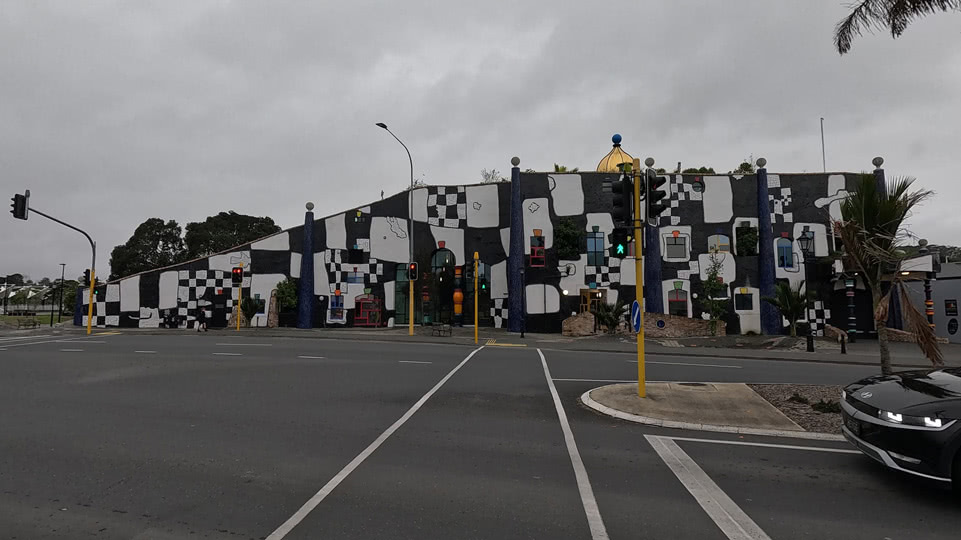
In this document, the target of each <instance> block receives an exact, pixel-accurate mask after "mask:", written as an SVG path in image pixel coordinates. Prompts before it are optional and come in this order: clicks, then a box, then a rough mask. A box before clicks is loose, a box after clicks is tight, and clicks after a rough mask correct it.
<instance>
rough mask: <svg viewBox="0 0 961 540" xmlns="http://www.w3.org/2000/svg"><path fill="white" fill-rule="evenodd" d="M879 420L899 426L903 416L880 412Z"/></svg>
mask: <svg viewBox="0 0 961 540" xmlns="http://www.w3.org/2000/svg"><path fill="white" fill-rule="evenodd" d="M881 418H883V419H885V420H887V421H888V422H894V423H895V424H900V423H901V422H903V421H904V416H902V415H901V414H900V413H894V412H890V411H881Z"/></svg>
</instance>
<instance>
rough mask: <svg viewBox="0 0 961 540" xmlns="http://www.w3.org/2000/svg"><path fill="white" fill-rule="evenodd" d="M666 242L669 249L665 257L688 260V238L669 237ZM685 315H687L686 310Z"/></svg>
mask: <svg viewBox="0 0 961 540" xmlns="http://www.w3.org/2000/svg"><path fill="white" fill-rule="evenodd" d="M664 240H665V241H666V246H667V249H666V250H665V252H664V256H665V257H666V258H668V259H686V258H687V238H685V237H683V236H668V237H667V238H665V239H664ZM684 313H685V314H686V313H687V310H686V308H685V311H684Z"/></svg>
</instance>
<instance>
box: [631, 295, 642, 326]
mask: <svg viewBox="0 0 961 540" xmlns="http://www.w3.org/2000/svg"><path fill="white" fill-rule="evenodd" d="M631 327H632V328H634V331H635V332H640V331H641V305H640V304H638V303H637V300H635V301H634V303H633V304H631Z"/></svg>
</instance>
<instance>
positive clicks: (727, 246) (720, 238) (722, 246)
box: [707, 234, 731, 253]
mask: <svg viewBox="0 0 961 540" xmlns="http://www.w3.org/2000/svg"><path fill="white" fill-rule="evenodd" d="M707 250H708V251H712V250H717V251H718V252H720V253H730V252H731V238H730V237H729V236H728V235H726V234H714V235H711V236H708V237H707Z"/></svg>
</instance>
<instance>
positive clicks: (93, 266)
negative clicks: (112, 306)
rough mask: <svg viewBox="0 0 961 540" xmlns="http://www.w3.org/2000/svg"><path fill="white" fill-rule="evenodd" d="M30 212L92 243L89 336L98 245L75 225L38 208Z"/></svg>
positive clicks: (88, 315) (88, 332) (88, 305)
mask: <svg viewBox="0 0 961 540" xmlns="http://www.w3.org/2000/svg"><path fill="white" fill-rule="evenodd" d="M30 211H31V212H33V213H36V214H40V215H41V216H43V217H45V218H47V219H49V220H50V221H54V222H56V223H59V224H61V225H63V226H64V227H67V228H68V229H73V230H75V231H77V232H78V233H80V234H82V235H84V236H85V237H87V242H90V253H91V257H90V296H89V301H88V302H87V335H90V331H91V327H92V323H93V288H94V285H95V284H96V283H97V277H96V275H95V274H96V270H95V269H96V268H97V243H96V242H94V241H93V238H90V235H89V234H87V233H86V232H85V231H84V230H83V229H79V228H77V227H74V226H73V225H71V224H69V223H67V222H66V221H61V220H59V219H57V218H55V217H53V216H49V215H47V214H44V213H43V212H41V211H40V210H37V209H36V208H31V209H30ZM62 301H63V299H61V302H62Z"/></svg>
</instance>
